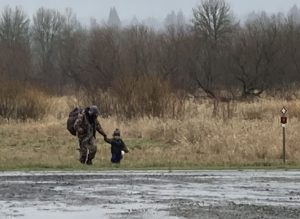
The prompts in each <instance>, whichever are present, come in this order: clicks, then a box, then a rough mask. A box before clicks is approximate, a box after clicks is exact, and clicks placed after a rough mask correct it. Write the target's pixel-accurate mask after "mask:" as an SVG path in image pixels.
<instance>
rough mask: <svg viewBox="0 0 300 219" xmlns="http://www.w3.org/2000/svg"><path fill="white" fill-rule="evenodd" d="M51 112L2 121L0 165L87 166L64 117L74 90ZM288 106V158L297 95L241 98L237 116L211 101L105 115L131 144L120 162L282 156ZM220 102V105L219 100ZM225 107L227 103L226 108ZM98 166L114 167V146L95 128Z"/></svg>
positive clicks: (270, 160)
mask: <svg viewBox="0 0 300 219" xmlns="http://www.w3.org/2000/svg"><path fill="white" fill-rule="evenodd" d="M50 102H51V103H52V104H51V106H50V108H49V112H48V116H47V117H46V118H45V119H44V120H42V121H38V122H25V123H17V122H10V123H5V122H2V124H1V125H0V135H1V142H0V168H1V169H12V168H21V167H28V168H32V167H36V168H41V167H43V168H47V167H48V168H82V166H81V165H80V164H79V162H78V152H77V151H76V148H77V147H78V146H77V140H76V138H75V137H73V136H71V135H70V134H69V133H68V132H67V130H66V128H65V127H66V125H65V120H66V115H67V113H68V111H69V109H70V108H71V107H73V106H74V105H76V104H77V101H76V99H73V98H70V97H63V98H52V99H51V101H50ZM282 106H286V107H287V109H288V110H289V111H288V116H289V121H288V122H289V123H288V126H287V159H288V161H289V162H290V163H293V164H295V163H296V164H299V162H300V147H299V142H300V135H299V134H298V130H300V123H299V118H300V101H298V100H292V101H281V100H279V99H277V100H276V99H261V100H259V101H256V102H252V103H244V102H239V103H235V107H233V108H232V109H233V112H232V113H233V118H232V119H228V118H226V116H225V117H224V115H227V114H226V113H224V112H222V110H220V111H219V115H218V116H217V117H212V106H211V104H209V103H208V102H206V101H204V102H202V103H201V104H197V103H192V102H190V103H187V104H186V112H188V113H186V114H185V118H184V119H182V120H174V119H158V118H140V119H133V120H130V121H120V120H118V119H117V118H115V117H110V118H105V119H102V118H100V121H101V123H102V126H103V128H104V129H105V131H106V132H107V133H108V134H111V133H112V132H113V130H114V129H115V128H116V127H118V128H120V129H121V131H122V136H123V139H124V141H125V142H126V143H127V145H128V146H129V148H130V149H131V152H130V153H129V154H127V155H126V156H125V159H124V160H123V162H122V166H123V167H128V168H139V167H186V168H189V167H199V166H203V165H241V166H242V165H246V164H247V165H248V164H252V165H254V164H262V165H263V164H264V165H269V164H278V163H280V162H281V161H280V157H281V154H282V128H281V126H280V122H279V119H280V113H279V112H280V109H281V108H282ZM220 107H222V106H220ZM221 109H222V108H221ZM97 143H98V153H97V155H96V159H95V161H94V163H95V165H94V166H95V168H99V167H111V164H110V147H109V145H107V144H105V143H104V141H103V140H102V138H101V136H100V135H98V139H97Z"/></svg>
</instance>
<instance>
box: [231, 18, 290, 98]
mask: <svg viewBox="0 0 300 219" xmlns="http://www.w3.org/2000/svg"><path fill="white" fill-rule="evenodd" d="M235 39H236V40H235V41H236V43H235V49H234V52H233V60H234V63H235V64H236V66H237V68H236V70H237V71H235V78H236V79H237V80H238V81H239V82H240V83H241V85H242V97H249V96H259V95H260V94H261V93H262V92H263V91H265V90H266V89H268V88H270V87H272V84H273V85H274V84H276V83H277V82H278V81H280V79H278V75H280V73H282V70H283V69H284V65H285V63H284V62H283V60H280V55H281V53H280V51H281V46H280V40H281V37H280V21H279V20H277V19H276V17H273V18H269V17H267V15H266V14H262V15H261V16H260V17H258V18H256V19H255V20H253V21H250V22H248V23H247V24H246V27H245V28H244V29H240V31H239V33H238V34H237V37H236V38H235Z"/></svg>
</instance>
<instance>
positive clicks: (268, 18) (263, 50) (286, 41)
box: [0, 0, 300, 111]
mask: <svg viewBox="0 0 300 219" xmlns="http://www.w3.org/2000/svg"><path fill="white" fill-rule="evenodd" d="M191 13H193V19H192V21H191V23H190V24H189V23H182V22H177V23H176V24H174V22H173V23H170V24H169V25H168V26H167V27H166V29H165V30H164V31H156V30H153V29H151V28H149V27H146V26H143V25H139V24H136V25H132V26H127V27H123V28H121V27H120V26H118V25H99V24H98V23H97V22H92V23H91V26H90V27H89V28H86V27H84V26H83V25H81V23H80V21H79V20H78V19H77V18H76V14H75V13H74V12H73V11H72V10H71V9H66V11H65V12H63V13H62V12H59V11H57V10H53V9H46V8H40V9H38V10H37V12H36V13H35V14H34V15H33V19H32V20H30V19H29V17H28V16H27V15H26V13H25V12H24V11H23V10H22V9H21V8H19V7H16V8H14V9H12V8H10V7H6V8H5V9H3V11H2V13H1V18H0V81H2V82H6V81H10V82H11V81H17V82H18V83H24V85H29V86H36V87H41V88H43V89H46V90H47V92H49V93H51V94H55V95H65V94H70V93H73V92H77V91H79V90H83V91H85V92H87V95H90V96H95V94H99V92H102V93H104V92H110V93H111V94H112V95H113V96H115V97H119V100H120V101H124V102H126V101H130V99H131V100H132V99H135V100H136V101H137V99H139V98H140V99H141V100H140V101H142V100H143V101H144V102H149V98H150V100H151V101H152V102H153V103H152V105H151V106H152V107H153V106H154V105H155V104H156V103H154V102H155V101H156V100H158V99H157V98H159V97H161V96H163V95H162V94H164V93H165V92H170V93H176V94H178V93H182V92H185V93H193V94H194V93H195V91H199V90H200V91H203V92H204V93H205V94H206V95H207V96H208V97H210V98H212V99H215V100H222V99H233V98H247V97H250V96H259V95H260V94H261V93H262V92H268V91H270V90H274V89H277V90H283V89H286V88H291V87H292V86H293V85H294V86H297V84H298V83H299V82H300V64H299V60H300V10H299V9H298V8H297V7H296V6H295V7H293V8H292V9H291V10H290V12H289V13H288V14H280V13H279V14H272V15H268V14H266V13H260V14H255V16H250V17H249V18H248V19H247V20H246V21H245V22H239V21H238V20H237V19H236V18H235V17H234V14H233V12H232V10H231V8H230V6H229V5H228V4H227V3H226V1H224V0H203V1H202V2H201V3H200V4H199V5H196V6H195V7H194V8H193V9H192V10H191ZM135 92H138V93H141V94H143V93H144V95H146V96H141V97H134V94H133V93H135ZM145 92H148V93H146V94H145ZM224 93H225V94H226V95H224ZM95 98H96V97H95ZM147 98H148V99H147ZM151 98H152V99H151ZM150 108H151V107H150ZM130 110H131V109H128V111H130ZM149 110H150V111H151V110H153V109H149Z"/></svg>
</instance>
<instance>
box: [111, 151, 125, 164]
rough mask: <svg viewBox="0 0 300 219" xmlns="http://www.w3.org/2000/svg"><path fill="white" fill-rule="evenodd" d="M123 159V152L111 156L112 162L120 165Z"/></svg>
mask: <svg viewBox="0 0 300 219" xmlns="http://www.w3.org/2000/svg"><path fill="white" fill-rule="evenodd" d="M122 158H123V156H122V154H121V152H120V153H113V154H111V162H112V163H120V161H121V160H122Z"/></svg>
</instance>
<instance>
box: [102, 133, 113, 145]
mask: <svg viewBox="0 0 300 219" xmlns="http://www.w3.org/2000/svg"><path fill="white" fill-rule="evenodd" d="M104 141H106V142H107V143H108V144H111V142H112V139H110V138H107V136H106V135H105V136H104Z"/></svg>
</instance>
